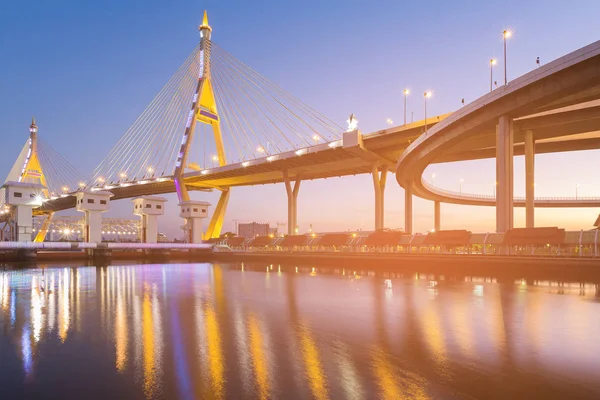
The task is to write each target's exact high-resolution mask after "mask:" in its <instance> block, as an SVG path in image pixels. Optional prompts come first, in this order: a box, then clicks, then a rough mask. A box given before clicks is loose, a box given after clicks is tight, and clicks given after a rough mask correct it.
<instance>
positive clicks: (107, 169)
mask: <svg viewBox="0 0 600 400" xmlns="http://www.w3.org/2000/svg"><path fill="white" fill-rule="evenodd" d="M199 32H200V41H199V43H198V45H197V46H196V47H195V48H194V49H193V50H192V51H191V53H190V54H189V56H188V57H187V58H186V59H185V60H184V62H183V63H182V64H181V66H180V67H179V69H178V70H177V71H176V72H175V73H174V74H173V76H172V77H171V79H170V80H169V81H168V82H167V83H166V84H165V85H164V87H163V88H162V89H161V90H160V91H159V93H158V94H157V95H156V96H155V98H154V99H153V100H152V101H151V102H150V104H149V105H148V107H147V108H146V109H145V110H144V111H143V112H142V113H141V115H140V116H139V117H138V118H137V119H136V120H135V121H134V123H133V124H132V125H131V126H130V127H129V128H128V129H127V131H126V132H125V133H124V134H123V135H122V137H121V138H120V139H119V140H118V142H117V143H116V144H115V145H114V146H113V148H112V149H111V150H110V151H109V153H108V154H107V155H106V157H104V159H103V160H102V161H101V162H100V163H99V164H98V166H97V167H96V168H95V169H94V170H93V172H92V173H91V174H90V175H89V176H87V177H85V176H84V175H83V174H81V173H79V172H78V171H77V170H76V169H75V168H74V167H73V166H71V165H70V164H69V162H68V161H67V159H66V158H65V157H63V156H61V155H60V154H58V152H56V151H55V150H53V149H52V147H51V146H50V145H49V144H48V143H46V142H45V141H44V140H43V139H42V138H40V137H38V126H37V124H36V122H35V120H33V121H32V123H31V126H30V136H29V138H28V140H27V142H26V143H25V145H24V146H23V149H22V151H21V153H20V154H19V156H18V157H17V160H16V162H15V164H14V166H13V168H12V169H11V171H10V173H9V174H8V177H7V179H6V181H5V184H4V186H3V189H2V190H3V192H4V193H2V194H0V232H2V237H3V239H4V240H19V238H23V237H26V235H27V234H28V233H29V234H30V233H31V232H29V231H28V227H29V228H31V227H32V226H33V224H32V223H31V222H30V221H29V220H28V219H27V218H26V216H24V214H27V212H28V210H29V211H30V213H33V215H38V216H41V217H43V218H44V221H45V222H44V223H43V224H42V225H41V228H39V229H38V231H37V235H36V237H35V241H43V240H44V238H45V236H46V234H47V230H48V226H49V225H50V223H51V220H52V216H53V215H54V213H55V212H58V211H62V210H67V209H72V208H76V209H77V210H78V211H82V212H85V213H86V214H85V215H86V218H85V226H86V227H85V229H86V231H85V232H84V238H85V239H86V240H87V241H91V240H92V237H93V236H94V235H92V231H94V230H99V229H100V227H99V222H98V221H99V218H100V213H101V212H104V211H107V210H108V209H109V203H110V201H115V200H119V199H134V198H145V200H143V201H142V203H140V204H139V205H140V207H143V209H141V210H139V212H138V214H139V215H141V216H142V229H146V228H147V226H146V225H147V224H152V223H155V222H152V221H154V219H152V218H150V217H149V216H151V215H160V214H161V213H162V210H163V209H162V204H163V203H164V199H162V198H159V197H156V195H160V194H165V193H177V196H178V200H179V207H180V209H181V214H180V215H181V216H182V217H183V218H184V219H185V220H186V225H185V232H186V236H185V237H186V240H187V241H189V242H198V241H201V240H202V239H203V238H204V239H209V238H216V237H219V235H220V233H221V228H222V226H223V220H224V215H225V212H226V209H227V203H228V200H229V197H230V193H231V191H230V189H231V188H232V187H236V186H248V185H258V184H269V183H284V184H285V187H286V192H287V195H288V222H287V227H288V233H289V234H293V233H294V232H295V227H296V226H297V211H298V210H297V197H298V193H299V189H300V183H301V181H303V180H312V179H322V178H328V177H337V176H346V175H356V174H371V175H372V177H373V187H374V193H375V227H376V229H382V228H383V227H384V226H385V222H384V204H383V197H384V196H383V193H384V190H385V186H386V181H387V173H388V171H392V172H394V171H396V169H397V168H398V171H397V172H398V174H397V178H398V182H399V183H400V184H401V185H402V186H403V187H405V189H407V191H406V192H407V199H409V198H410V199H412V188H413V186H414V187H415V193H416V194H418V195H421V196H422V197H425V198H430V199H431V200H434V201H435V202H436V207H435V210H436V229H439V202H440V201H447V202H453V203H458V204H472V205H490V206H495V205H496V199H495V196H494V197H493V198H486V197H481V196H479V197H478V196H475V195H469V194H465V193H460V194H456V193H451V192H448V191H442V190H438V189H436V188H431V187H428V186H426V184H425V183H422V182H421V180H420V179H417V178H414V177H417V176H418V177H420V176H421V175H422V172H423V168H424V167H423V165H424V164H421V163H419V164H418V168H417V169H413V167H412V165H410V168H408V167H405V165H408V164H407V163H408V162H409V161H411V162H412V158H411V157H413V155H414V154H419V157H421V158H420V159H423V160H427V162H428V163H444V162H452V161H464V160H475V159H482V158H493V157H497V154H496V153H497V149H498V144H497V143H496V140H495V136H494V135H495V132H496V128H495V126H496V125H495V123H494V124H492V123H488V121H487V120H486V123H481V124H475V125H465V126H466V127H468V128H469V129H470V130H469V138H470V139H471V140H469V141H458V140H455V141H454V142H452V144H453V146H441V149H442V150H443V151H442V150H439V151H438V149H437V148H436V151H435V153H431V154H427V155H426V156H425V155H424V154H422V152H423V151H425V152H427V151H428V147H427V146H426V145H425V147H423V146H421V147H417V144H419V145H420V144H421V143H424V142H426V141H427V140H429V139H428V138H430V137H434V136H432V134H433V133H435V132H437V130H438V129H445V128H443V127H445V126H447V125H448V124H452V126H456V124H460V123H462V122H463V121H466V122H467V123H469V124H470V120H468V119H466V117H467V116H468V118H471V117H472V116H473V115H474V114H473V113H466V111H468V110H471V111H473V112H474V113H475V115H477V113H478V112H483V111H482V110H486V105H487V103H488V102H489V100H495V101H496V103H494V104H498V103H502V102H503V101H505V100H503V99H504V98H503V97H502V96H503V95H504V94H506V93H507V91H506V90H505V89H502V90H499V89H497V90H496V91H494V92H493V93H492V94H490V95H489V96H488V97H486V96H484V98H482V99H483V100H482V99H478V100H477V101H475V102H473V103H472V104H471V105H467V106H465V107H463V109H461V110H459V111H458V112H455V113H449V114H444V115H439V116H434V117H430V118H426V119H424V120H421V121H416V122H414V123H410V124H405V125H402V126H396V127H391V128H388V129H385V130H381V131H377V132H370V133H365V134H363V133H361V132H360V131H359V130H358V128H357V120H356V118H355V117H354V116H353V115H351V117H350V118H349V120H348V121H347V122H348V127H347V128H343V127H342V126H340V125H339V124H337V123H336V122H334V121H332V120H331V119H329V118H327V117H326V116H324V115H323V114H321V113H319V112H318V111H316V110H314V109H313V108H312V107H310V106H309V105H307V104H306V103H304V102H302V101H301V100H299V99H297V98H295V97H294V96H292V95H291V94H289V93H288V92H286V91H285V90H284V89H282V88H281V87H279V86H278V85H276V84H274V83H272V82H270V81H269V80H268V79H266V78H265V77H263V76H262V75H260V74H259V73H257V72H256V71H254V70H253V69H251V68H250V67H249V66H247V65H246V64H244V63H243V62H241V61H239V60H237V59H236V58H235V57H234V56H232V55H231V54H229V53H228V52H226V51H225V50H224V49H222V48H221V47H219V46H218V45H217V44H215V43H214V42H213V41H212V28H211V27H210V26H209V24H208V18H207V15H206V13H205V14H204V18H203V21H202V24H201V25H200V26H199ZM586 49H587V50H586V52H585V57H583V58H582V57H581V54H580V53H577V54H575V53H573V54H575V55H571V58H569V60H570V64H568V65H567V66H566V67H564V65H563V67H564V68H559V67H557V66H556V65H554V66H553V64H552V63H550V64H549V65H550V67H547V66H545V67H543V68H542V69H541V71H537V72H536V73H537V74H538V75H539V74H541V75H539V76H537V78H536V77H529V78H527V79H522V80H521V82H522V84H521V86H519V87H520V89H522V90H523V88H525V89H527V88H529V87H535V85H537V84H538V83H539V79H542V78H543V79H552V78H554V77H556V76H559V77H560V76H563V75H564V74H566V73H574V72H571V70H573V71H577V67H578V66H579V67H581V66H582V65H584V64H585V65H589V64H590V63H592V65H596V71H595V72H593V71H592V72H591V73H589V74H587V75H582V76H581V77H580V79H578V80H577V82H575V83H572V85H571V86H569V87H566V86H565V87H563V88H562V89H563V91H562V92H560V90H557V91H556V93H555V94H554V95H553V97H552V98H550V97H548V100H549V101H547V102H545V103H540V102H539V99H537V98H533V99H531V101H530V102H527V101H525V103H524V105H523V106H522V107H521V108H520V109H519V115H518V116H517V119H516V120H515V124H516V125H518V126H520V127H521V128H522V130H523V131H527V132H531V131H535V139H536V140H537V142H536V146H535V153H538V154H539V153H551V152H563V151H574V150H585V149H597V148H600V134H599V133H598V131H599V130H600V114H599V113H598V110H599V109H600V103H598V100H600V95H599V93H600V91H598V90H595V89H594V88H595V87H596V85H597V79H598V77H599V76H600V72H598V71H600V68H598V67H597V65H598V60H599V59H600V56H599V54H600V42H596V43H594V44H592V45H590V46H588V47H587V48H586ZM578 56H579V58H577V57H578ZM565 57H567V58H568V57H569V56H565ZM593 63H595V64H593ZM568 67H570V68H571V70H569V68H568ZM544 68H545V69H544ZM561 74H562V75H561ZM569 76H570V75H569ZM586 83H588V84H589V85H588V87H587V88H586V87H584V86H585V84H586ZM523 85H524V86H523ZM528 85H530V86H528ZM575 88H576V89H577V90H575ZM560 93H562V95H561V94H560ZM490 96H491V97H490ZM561 96H562V97H561ZM486 99H487V100H486ZM550 100H551V101H550ZM552 101H553V102H554V103H552ZM463 117H465V119H461V118H463ZM437 126H439V127H442V128H437ZM435 137H436V138H438V137H441V139H440V141H441V142H440V143H443V142H444V138H443V136H439V135H438V136H435ZM531 140H532V139H531V137H529V136H528V139H526V138H525V136H523V135H520V136H519V135H518V134H517V135H515V137H514V138H513V139H511V154H513V152H514V154H525V153H526V152H531V146H529V145H528V143H529V142H530V141H531ZM423 149H424V150H423ZM417 150H418V151H419V152H421V153H416V152H417ZM511 173H512V171H511ZM407 174H408V175H407ZM15 187H16V188H19V187H21V188H25V189H19V190H20V191H16V190H15ZM213 190H217V191H219V192H220V197H219V201H218V203H217V204H216V206H215V207H214V211H213V212H212V216H211V218H210V221H209V224H208V226H207V229H206V230H205V231H202V226H201V225H199V224H198V222H199V220H200V219H202V218H205V217H207V215H208V214H207V207H208V206H209V205H208V203H205V202H198V201H195V200H192V199H191V196H190V192H192V191H200V192H202V191H213ZM15 192H16V193H18V194H19V196H20V197H19V198H16V199H14V198H12V197H11V196H13V195H15ZM22 192H23V193H22ZM24 193H26V194H27V196H25V197H26V198H25V199H23V197H22V196H23V194H24ZM502 193H504V192H502ZM511 194H512V192H511ZM148 196H150V197H148ZM526 197H527V199H524V200H523V201H521V200H520V199H516V200H515V202H514V205H515V206H526V205H530V204H532V202H533V203H534V204H535V206H543V207H600V198H568V199H566V198H562V199H557V198H555V199H552V198H551V199H535V198H533V195H532V192H530V191H528V192H527V196H526ZM410 204H412V200H410V201H409V202H408V203H407V211H406V212H407V221H412V206H410ZM19 207H20V208H19ZM24 207H25V208H24ZM135 207H136V210H137V207H138V204H137V203H136V205H135ZM23 210H24V211H23ZM29 219H30V218H29ZM144 221H146V222H144ZM21 228H23V229H24V231H23V232H21V230H22V229H21ZM411 230H412V223H410V224H409V223H408V222H407V226H406V232H408V233H410V232H411ZM96 237H97V236H96Z"/></svg>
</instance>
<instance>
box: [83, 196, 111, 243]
mask: <svg viewBox="0 0 600 400" xmlns="http://www.w3.org/2000/svg"><path fill="white" fill-rule="evenodd" d="M112 196H113V194H112V193H111V192H107V191H96V192H91V191H81V192H77V196H76V201H77V203H76V206H75V208H76V210H77V211H80V212H83V213H85V214H84V225H85V226H84V228H83V241H84V242H88V243H100V242H102V213H103V212H105V211H108V209H109V203H110V198H111V197H112Z"/></svg>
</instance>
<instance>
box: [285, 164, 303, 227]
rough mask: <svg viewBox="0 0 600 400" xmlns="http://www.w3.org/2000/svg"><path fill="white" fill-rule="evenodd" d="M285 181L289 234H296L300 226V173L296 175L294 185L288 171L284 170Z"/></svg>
mask: <svg viewBox="0 0 600 400" xmlns="http://www.w3.org/2000/svg"><path fill="white" fill-rule="evenodd" d="M283 182H284V183H285V191H286V193H287V198H288V222H287V224H288V235H295V234H296V233H297V232H296V229H297V227H298V191H299V190H300V182H301V180H300V175H296V179H295V181H294V186H293V187H292V183H291V181H290V178H289V176H288V172H287V171H284V172H283Z"/></svg>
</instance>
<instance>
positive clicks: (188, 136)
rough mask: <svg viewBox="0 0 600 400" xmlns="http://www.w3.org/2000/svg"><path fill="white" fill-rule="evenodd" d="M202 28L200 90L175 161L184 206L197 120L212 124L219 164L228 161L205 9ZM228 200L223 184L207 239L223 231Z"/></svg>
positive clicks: (178, 186)
mask: <svg viewBox="0 0 600 400" xmlns="http://www.w3.org/2000/svg"><path fill="white" fill-rule="evenodd" d="M198 30H199V31H200V56H199V62H200V67H199V76H198V83H197V85H196V92H195V93H194V97H193V99H192V105H191V107H190V111H189V115H188V117H187V120H186V127H185V131H184V133H183V138H182V140H181V148H180V150H179V154H178V155H177V162H176V164H175V173H174V177H173V178H174V180H175V188H176V190H177V197H178V199H179V203H180V206H181V207H183V206H186V205H189V203H190V201H191V200H190V195H189V193H188V190H187V188H186V185H185V182H184V180H183V173H184V169H185V166H186V161H187V159H188V152H189V151H190V143H192V140H193V138H194V132H195V130H196V122H200V123H203V124H206V125H208V126H210V127H211V128H212V130H213V134H214V141H215V147H216V152H217V154H216V158H217V161H218V164H219V166H223V165H226V164H227V160H226V158H225V147H224V146H223V137H222V135H221V123H220V121H219V114H218V111H217V102H216V100H215V94H214V92H213V85H212V80H211V64H210V50H211V46H210V38H211V34H212V28H211V27H210V25H208V15H207V13H206V11H204V17H203V18H202V25H200V26H199V27H198ZM228 201H229V188H222V189H221V196H220V198H219V202H218V203H217V207H216V209H215V211H214V214H213V216H212V219H211V221H210V223H209V225H208V229H207V230H206V233H205V234H204V237H205V238H206V239H209V238H213V237H219V235H220V234H221V228H222V227H223V220H224V217H225V209H226V207H227V202H228ZM186 226H187V227H188V228H187V229H191V226H193V224H191V223H190V221H189V220H188V223H187V224H186ZM186 236H187V235H186Z"/></svg>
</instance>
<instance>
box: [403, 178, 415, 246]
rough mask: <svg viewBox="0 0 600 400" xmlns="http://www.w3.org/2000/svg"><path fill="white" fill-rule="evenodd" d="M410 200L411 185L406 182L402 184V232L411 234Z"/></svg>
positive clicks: (411, 199)
mask: <svg viewBox="0 0 600 400" xmlns="http://www.w3.org/2000/svg"><path fill="white" fill-rule="evenodd" d="M412 201H413V193H412V186H411V184H410V183H406V185H404V232H405V233H408V234H412V223H413V221H412Z"/></svg>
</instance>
